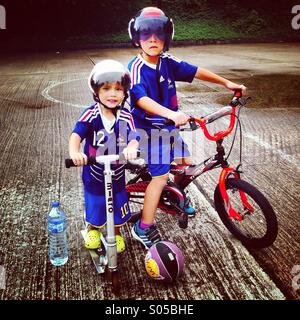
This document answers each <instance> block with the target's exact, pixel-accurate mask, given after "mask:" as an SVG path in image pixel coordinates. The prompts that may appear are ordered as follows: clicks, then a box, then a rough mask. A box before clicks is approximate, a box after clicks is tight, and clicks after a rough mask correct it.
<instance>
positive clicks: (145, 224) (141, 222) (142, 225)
mask: <svg viewBox="0 0 300 320" xmlns="http://www.w3.org/2000/svg"><path fill="white" fill-rule="evenodd" d="M139 225H140V228H141V229H143V230H144V229H147V228H149V227H151V226H153V223H151V224H147V223H144V222H143V220H140V224H139Z"/></svg>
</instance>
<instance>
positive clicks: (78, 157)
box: [70, 152, 87, 166]
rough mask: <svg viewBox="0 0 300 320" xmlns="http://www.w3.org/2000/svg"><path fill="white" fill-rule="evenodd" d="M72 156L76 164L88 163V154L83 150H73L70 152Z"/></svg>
mask: <svg viewBox="0 0 300 320" xmlns="http://www.w3.org/2000/svg"><path fill="white" fill-rule="evenodd" d="M70 158H71V159H72V160H73V162H74V164H75V165H76V166H84V165H86V164H87V156H86V155H85V154H84V153H82V152H72V153H70Z"/></svg>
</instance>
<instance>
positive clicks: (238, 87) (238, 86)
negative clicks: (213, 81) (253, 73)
mask: <svg viewBox="0 0 300 320" xmlns="http://www.w3.org/2000/svg"><path fill="white" fill-rule="evenodd" d="M225 87H226V88H227V89H229V90H232V91H235V90H242V94H243V95H244V94H245V93H246V90H247V88H246V87H245V86H244V85H243V84H236V83H234V82H231V81H228V82H226V84H225Z"/></svg>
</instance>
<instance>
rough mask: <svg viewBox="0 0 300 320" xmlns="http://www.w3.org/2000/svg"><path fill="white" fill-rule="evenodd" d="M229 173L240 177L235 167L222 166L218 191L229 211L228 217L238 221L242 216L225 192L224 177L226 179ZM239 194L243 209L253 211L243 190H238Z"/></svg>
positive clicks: (237, 177)
mask: <svg viewBox="0 0 300 320" xmlns="http://www.w3.org/2000/svg"><path fill="white" fill-rule="evenodd" d="M230 174H233V176H234V178H235V179H240V175H239V173H238V171H237V170H236V169H235V168H233V167H229V166H228V167H226V168H223V170H222V172H221V174H220V177H219V186H220V192H221V195H222V198H223V199H224V202H225V205H226V208H227V211H228V213H229V217H231V218H233V219H235V220H238V221H242V220H243V216H242V215H241V214H240V213H239V212H238V211H236V210H235V209H234V208H233V207H232V205H231V203H230V199H229V196H228V194H227V189H226V179H227V177H228V175H230ZM239 194H240V198H241V201H242V203H243V207H244V210H248V211H249V212H254V208H253V206H252V205H251V204H250V203H249V201H248V199H247V196H246V195H245V193H244V192H243V191H241V190H239Z"/></svg>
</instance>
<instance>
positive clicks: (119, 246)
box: [116, 234, 126, 253]
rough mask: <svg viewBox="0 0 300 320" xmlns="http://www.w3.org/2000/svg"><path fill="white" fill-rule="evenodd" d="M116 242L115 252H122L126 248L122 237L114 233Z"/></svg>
mask: <svg viewBox="0 0 300 320" xmlns="http://www.w3.org/2000/svg"><path fill="white" fill-rule="evenodd" d="M116 242H117V252H118V253H121V252H123V251H124V250H125V249H126V247H125V241H124V238H123V237H122V236H121V235H120V234H117V235H116Z"/></svg>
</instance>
